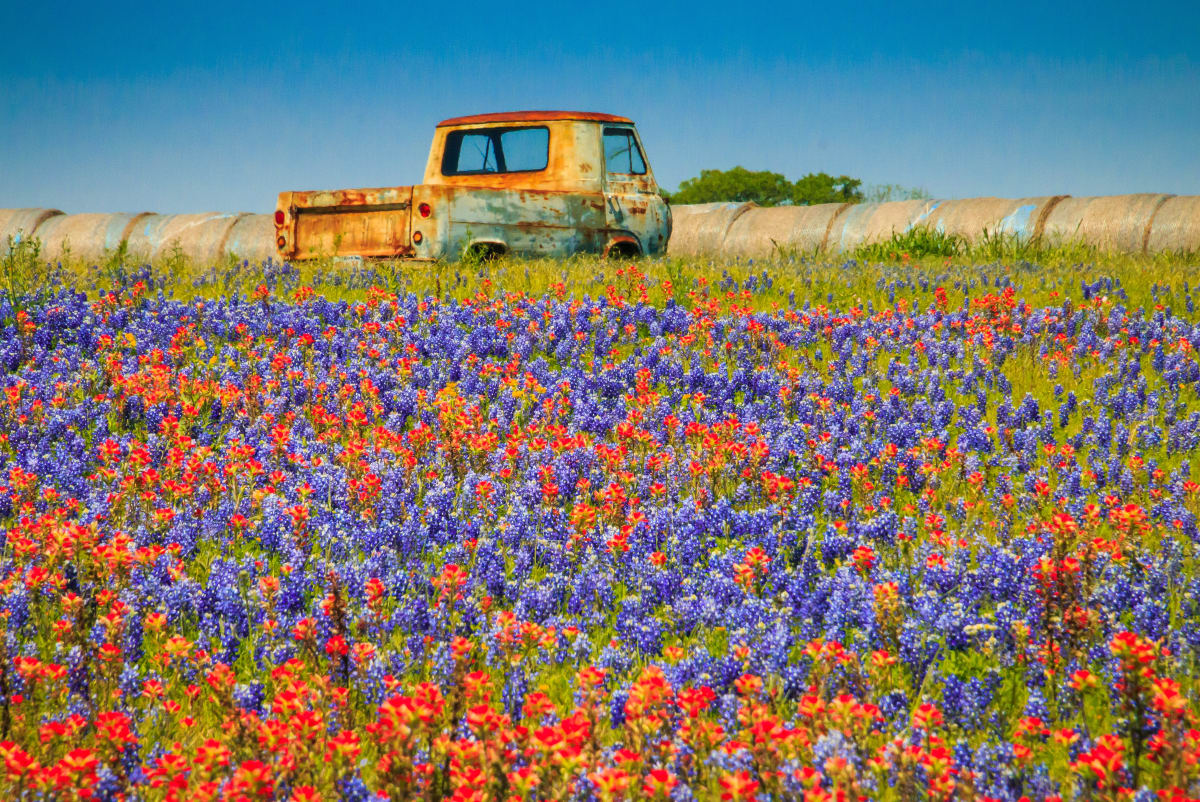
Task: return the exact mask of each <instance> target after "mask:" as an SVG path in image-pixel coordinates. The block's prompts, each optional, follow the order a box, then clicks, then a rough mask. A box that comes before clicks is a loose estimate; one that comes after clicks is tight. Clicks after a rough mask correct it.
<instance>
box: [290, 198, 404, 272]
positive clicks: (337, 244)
mask: <svg viewBox="0 0 1200 802" xmlns="http://www.w3.org/2000/svg"><path fill="white" fill-rule="evenodd" d="M412 194H413V188H412V187H411V186H407V187H378V188H372V189H339V190H331V191H319V192H284V193H282V194H280V196H279V206H278V209H279V212H282V214H280V213H277V214H276V219H275V223H276V226H275V228H276V244H277V245H278V244H279V243H280V242H282V243H283V244H282V245H280V246H279V251H280V254H281V255H282V256H284V257H285V258H289V259H311V258H314V257H320V256H338V255H342V254H356V255H359V256H368V257H384V258H386V257H405V256H411V255H412V253H413V247H412V242H411V239H410V237H411V233H412V232H411V221H410V217H411V213H412ZM281 218H282V219H281Z"/></svg>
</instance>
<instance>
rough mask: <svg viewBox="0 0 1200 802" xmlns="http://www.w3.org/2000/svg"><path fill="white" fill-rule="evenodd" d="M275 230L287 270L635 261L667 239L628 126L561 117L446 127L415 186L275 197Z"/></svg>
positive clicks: (489, 119)
mask: <svg viewBox="0 0 1200 802" xmlns="http://www.w3.org/2000/svg"><path fill="white" fill-rule="evenodd" d="M275 224H276V246H277V249H278V251H279V255H280V257H281V258H283V259H285V260H296V259H305V258H313V257H318V256H359V257H366V258H392V259H418V260H433V259H454V258H457V257H458V256H459V255H460V254H463V253H466V252H468V251H480V252H483V253H488V254H502V253H515V254H521V255H525V256H568V255H571V254H574V253H600V254H605V255H610V254H612V255H620V256H636V255H642V254H658V253H663V252H665V251H666V247H667V240H668V238H669V237H670V233H671V216H670V209H669V207H668V206H667V204H666V203H665V201H664V200H663V198H662V196H661V193H660V192H659V189H658V185H657V183H655V180H654V173H653V172H652V171H651V169H650V165H649V163H648V162H647V160H646V157H645V151H644V149H643V148H642V143H641V140H640V138H639V137H638V133H637V129H636V127H635V126H634V124H633V121H632V120H630V119H628V118H626V117H618V116H616V115H611V114H597V113H594V112H568V111H526V112H505V113H500V114H480V115H475V116H471V117H456V118H453V119H449V120H443V121H442V122H440V123H438V125H437V127H436V129H435V131H434V136H433V142H432V144H431V146H430V149H429V160H428V162H427V164H426V167H425V177H424V182H423V183H421V184H418V185H415V186H411V187H384V188H377V189H356V190H334V191H328V192H284V193H281V194H280V196H279V203H278V206H277V208H276V212H275Z"/></svg>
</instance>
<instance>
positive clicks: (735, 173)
mask: <svg viewBox="0 0 1200 802" xmlns="http://www.w3.org/2000/svg"><path fill="white" fill-rule="evenodd" d="M861 187H862V181H861V180H859V179H857V178H851V177H850V176H847V175H839V176H832V175H829V174H828V173H809V174H808V175H805V176H803V177H801V178H799V179H797V180H796V181H789V180H787V178H785V177H784V176H782V175H780V174H779V173H772V172H770V171H768V170H757V171H755V170H747V169H746V168H745V167H740V166H739V167H734V168H732V169H729V170H701V171H700V175H698V176H696V177H695V178H689V179H687V180H686V181H684V182H683V183H682V184H680V185H679V189H678V190H677V191H676V192H673V193H671V195H670V201H671V203H711V202H713V201H743V202H744V201H753V202H754V203H757V204H758V205H759V206H782V205H789V204H794V205H796V206H807V205H811V204H816V203H857V202H859V201H861V200H862V199H863V193H862V189H861Z"/></svg>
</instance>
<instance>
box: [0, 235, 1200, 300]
mask: <svg viewBox="0 0 1200 802" xmlns="http://www.w3.org/2000/svg"><path fill="white" fill-rule="evenodd" d="M35 247H36V246H35V245H30V246H28V247H27V248H26V249H24V250H18V251H13V252H12V255H10V256H9V257H6V258H5V263H4V276H5V277H7V278H5V281H6V282H8V283H10V284H12V286H13V289H14V290H16V291H17V292H20V291H21V289H22V288H23V287H25V285H31V286H32V285H37V286H47V285H51V284H56V283H58V284H62V285H64V286H67V287H70V288H73V289H76V290H79V291H82V292H85V293H87V294H88V295H89V296H92V297H96V296H97V295H98V294H99V293H100V292H102V291H107V290H109V289H116V290H120V289H121V288H127V287H131V286H133V285H135V284H136V283H137V282H139V281H141V282H143V284H144V285H145V291H146V292H147V293H149V294H152V295H156V294H157V293H159V292H162V293H165V294H167V295H171V296H174V297H177V298H187V299H192V298H200V299H211V300H215V299H218V298H222V297H228V296H231V295H242V296H247V297H249V296H251V295H252V294H253V293H254V292H255V290H256V289H257V288H258V287H259V286H260V285H266V286H267V288H268V290H269V291H270V292H271V294H272V295H273V296H274V297H276V298H279V299H281V300H289V299H290V298H291V295H292V293H293V292H295V290H296V289H298V288H300V287H304V286H307V287H312V288H313V289H314V290H315V291H316V292H318V293H320V294H322V295H324V296H326V297H327V298H330V299H334V300H342V299H344V300H347V301H352V302H353V301H362V300H365V299H366V297H367V291H368V289H369V288H370V287H372V286H375V287H381V288H384V289H386V290H389V291H391V292H413V293H416V294H418V295H421V296H437V297H439V298H443V299H449V298H459V299H461V298H467V297H472V296H475V295H477V294H479V293H481V292H482V293H485V294H489V295H496V294H502V293H506V292H519V293H525V294H528V295H543V294H555V295H563V296H565V297H574V298H581V299H582V298H584V297H590V298H592V299H596V298H600V297H602V296H604V295H606V294H607V293H608V288H609V287H610V286H611V287H615V288H616V289H617V290H618V291H621V292H623V293H625V294H627V295H628V294H629V291H630V290H632V289H633V287H634V286H635V285H636V284H638V283H644V284H645V285H646V287H647V289H648V297H649V300H650V301H651V302H652V303H655V304H660V303H664V302H666V301H668V300H674V301H675V302H676V303H678V304H681V305H683V306H686V307H689V308H691V307H694V306H696V305H697V304H700V303H706V302H712V301H713V300H716V301H720V302H722V303H725V302H731V301H732V302H736V303H738V304H739V305H742V306H749V307H752V308H754V309H756V310H771V309H779V308H788V307H791V306H803V305H804V304H805V303H806V302H808V303H810V304H812V305H813V306H817V305H827V306H831V307H838V308H849V307H851V306H856V305H857V306H864V305H866V304H871V305H873V307H874V308H875V309H876V310H878V309H880V308H882V307H885V306H891V305H893V304H895V303H898V302H905V303H912V302H916V303H918V304H919V305H921V306H922V307H924V306H925V305H927V304H928V303H930V302H931V301H932V299H933V292H934V290H935V289H936V288H938V287H942V288H944V290H945V291H946V293H947V296H948V298H949V301H950V305H951V307H954V306H956V305H958V304H960V303H962V302H963V299H964V298H976V297H980V296H982V295H984V294H986V293H988V292H999V290H998V289H997V288H996V287H997V282H1001V283H1011V284H1012V285H1013V286H1014V289H1015V290H1016V291H1017V294H1018V295H1019V296H1020V297H1021V298H1023V299H1025V300H1026V301H1028V302H1030V303H1032V304H1035V305H1036V304H1052V303H1053V304H1057V303H1062V301H1063V300H1064V299H1065V298H1067V297H1072V298H1075V299H1076V300H1078V299H1079V297H1080V287H1081V282H1088V281H1092V280H1094V279H1096V278H1098V277H1105V278H1108V279H1111V280H1112V282H1113V288H1112V290H1111V291H1106V292H1105V293H1104V294H1106V295H1108V296H1109V298H1110V300H1111V301H1112V302H1113V303H1119V304H1123V305H1125V306H1126V307H1127V308H1128V309H1130V310H1131V311H1132V310H1133V309H1136V308H1138V307H1143V308H1146V309H1150V308H1153V307H1154V306H1155V305H1159V304H1161V305H1164V306H1171V305H1172V304H1177V303H1182V302H1183V294H1184V288H1185V287H1193V286H1196V285H1197V284H1200V255H1196V254H1179V253H1162V254H1150V255H1143V254H1125V253H1117V252H1104V251H1099V250H1097V249H1094V248H1089V247H1086V246H1082V245H1079V244H1077V243H1060V244H1056V245H1049V244H1047V243H1044V242H1029V241H1025V240H1019V239H1016V238H1013V237H1007V236H1004V235H995V236H992V235H989V236H986V237H984V238H982V239H981V240H979V241H978V242H976V243H973V244H968V243H965V242H964V241H962V240H961V239H960V238H957V237H955V236H953V235H946V234H941V233H939V232H937V231H935V230H932V229H913V230H911V231H909V232H907V233H905V234H897V235H894V236H893V238H892V239H891V240H888V241H887V242H884V243H878V244H874V245H868V246H863V247H860V248H859V249H858V250H857V251H855V252H853V253H848V254H804V255H802V254H794V253H786V252H783V253H776V254H775V255H773V256H772V257H770V258H763V259H735V258H726V259H722V258H704V257H660V258H649V259H638V260H636V261H632V262H631V261H628V260H624V261H621V260H605V259H601V258H599V257H596V256H589V255H580V256H573V257H570V258H566V259H523V258H518V257H511V256H506V257H500V258H497V259H490V260H483V261H480V260H467V261H460V262H435V263H414V262H389V261H354V260H333V259H317V260H312V261H307V262H301V263H297V264H296V265H294V266H288V267H287V268H286V269H285V268H284V267H283V266H281V265H279V264H274V265H271V266H269V267H267V268H265V269H264V267H263V266H262V265H260V264H257V263H255V264H251V263H247V262H243V261H239V260H236V259H228V260H225V261H223V262H220V263H217V264H208V265H203V264H197V263H195V262H193V261H192V260H190V259H188V258H187V257H186V256H184V255H182V254H179V253H175V254H171V255H169V256H168V257H167V258H165V259H163V260H160V261H158V262H156V263H153V264H148V263H146V262H144V261H143V260H140V259H138V258H136V256H135V255H132V254H129V253H128V252H127V251H125V250H118V251H115V252H113V253H110V254H108V255H107V256H106V257H105V258H104V259H102V260H100V261H99V262H98V263H87V262H82V261H79V260H68V261H67V262H65V263H58V264H56V265H44V264H40V263H39V262H38V255H37V252H36V250H34V248H35ZM631 264H632V265H634V266H636V269H637V270H638V271H640V273H641V274H642V275H641V276H639V277H638V278H636V279H634V278H631V277H630V275H629V274H628V273H627V272H625V271H624V268H626V267H628V266H629V265H631ZM868 266H870V269H865V268H867V267H868ZM623 273H624V274H623ZM0 291H5V292H8V291H9V288H8V287H7V286H6V287H3V288H0ZM731 293H732V294H731Z"/></svg>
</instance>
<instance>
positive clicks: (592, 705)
mask: <svg viewBox="0 0 1200 802" xmlns="http://www.w3.org/2000/svg"><path fill="white" fill-rule="evenodd" d="M326 267H328V266H326ZM174 268H175V269H174V270H167V271H163V270H159V269H152V268H150V267H141V268H127V267H125V266H122V265H116V266H114V265H111V264H110V265H109V266H107V267H106V268H104V269H102V270H100V271H99V272H98V273H97V272H95V271H93V274H89V275H88V276H84V279H85V280H77V279H79V276H75V277H74V278H72V276H69V275H66V274H62V273H60V274H58V275H57V276H52V277H50V278H49V279H47V281H46V282H43V283H41V284H39V286H37V287H32V286H27V287H25V289H24V290H23V291H22V293H15V292H10V293H9V295H8V297H7V300H4V301H3V302H0V312H2V313H3V316H4V318H5V320H6V323H5V330H4V334H3V338H2V341H0V365H2V367H3V371H4V374H3V396H2V398H0V484H2V485H3V487H2V488H0V491H2V492H0V518H2V527H3V550H2V552H0V627H2V631H3V637H2V638H0V758H2V760H3V769H2V772H3V773H2V777H0V783H2V785H3V788H2V796H3V798H4V799H17V798H45V799H51V798H53V799H175V800H205V799H235V800H262V799H293V800H317V799H323V800H332V799H338V798H346V799H354V800H370V799H377V800H381V799H384V798H387V799H393V800H440V799H445V798H451V799H455V800H483V799H496V800H514V802H515V800H533V799H599V800H663V799H672V800H685V799H698V800H718V799H719V800H751V799H756V798H757V799H760V800H768V799H770V800H781V799H801V798H803V799H805V800H826V799H837V800H842V799H849V800H854V799H865V798H869V799H896V800H917V799H929V800H950V799H957V800H985V799H1001V800H1014V801H1015V800H1019V799H1022V798H1028V799H1032V800H1043V799H1057V798H1061V799H1096V800H1116V799H1137V800H1149V799H1155V798H1161V799H1164V800H1165V799H1170V800H1174V799H1185V798H1194V797H1196V796H1198V795H1200V765H1198V764H1197V759H1198V758H1200V731H1198V730H1197V729H1196V728H1197V726H1200V725H1198V723H1197V708H1196V704H1197V679H1196V678H1197V673H1198V672H1197V657H1198V654H1200V595H1198V594H1197V591H1198V590H1200V573H1198V571H1197V565H1196V560H1197V547H1196V543H1197V538H1198V537H1200V532H1198V530H1197V513H1198V512H1200V471H1198V470H1197V469H1194V468H1193V466H1192V464H1191V463H1192V462H1193V461H1194V459H1195V453H1196V449H1197V445H1198V444H1200V403H1198V399H1197V382H1198V381H1200V364H1198V357H1197V350H1196V349H1197V348H1200V319H1198V316H1197V314H1196V311H1195V309H1194V301H1193V299H1194V297H1195V295H1196V293H1197V292H1200V287H1197V283H1198V282H1200V268H1194V267H1191V268H1189V267H1188V266H1187V265H1186V264H1177V265H1168V266H1165V267H1164V266H1163V265H1156V264H1152V263H1146V264H1140V263H1134V264H1117V263H1112V264H1105V263H1097V264H1093V265H1087V266H1084V265H1062V266H1043V267H1039V266H1036V265H1032V264H1028V263H1019V264H1007V265H1006V264H991V265H984V266H957V265H949V264H942V263H938V264H934V265H927V264H912V263H909V262H903V263H901V264H898V265H892V266H874V267H868V266H866V265H860V264H855V263H853V262H851V263H847V264H842V265H818V264H812V263H809V262H806V261H803V260H801V261H795V260H792V261H790V262H776V263H772V264H766V265H764V264H757V265H756V264H746V263H741V264H731V265H724V266H723V265H720V264H716V265H714V264H711V263H708V262H699V261H697V262H694V263H690V264H689V263H682V262H677V261H647V262H639V263H635V264H632V265H630V264H615V263H605V262H597V261H594V260H574V261H571V262H568V263H550V262H519V261H502V262H499V263H489V264H484V265H478V264H463V265H458V266H455V265H447V266H442V267H438V268H435V269H430V268H388V269H385V268H369V267H368V268H361V267H360V268H349V267H343V268H336V269H332V268H331V269H325V268H321V269H312V268H308V272H307V273H302V272H301V271H299V270H298V269H296V268H294V267H292V266H287V265H284V266H280V265H273V264H268V265H266V266H265V267H264V266H253V267H251V266H238V265H236V264H234V265H225V266H219V267H213V268H207V269H204V270H182V269H180V268H181V266H180V265H178V264H177V265H175V266H174ZM10 279H11V277H10ZM247 281H248V282H249V283H247ZM55 282H60V283H59V284H56V283H55ZM9 286H10V288H11V287H14V286H15V285H14V284H13V283H12V282H11V281H10V284H9ZM14 299H15V300H16V304H15V305H14V303H13V301H14ZM1198 467H1200V466H1198Z"/></svg>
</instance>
